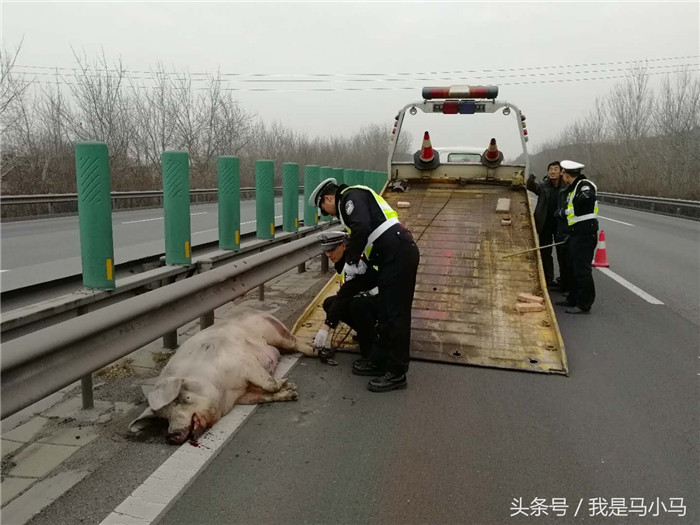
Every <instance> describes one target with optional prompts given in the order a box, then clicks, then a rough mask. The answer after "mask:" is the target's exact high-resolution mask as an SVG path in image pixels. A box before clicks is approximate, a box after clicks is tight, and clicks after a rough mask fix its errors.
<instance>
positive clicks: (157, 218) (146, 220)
mask: <svg viewBox="0 0 700 525" xmlns="http://www.w3.org/2000/svg"><path fill="white" fill-rule="evenodd" d="M162 220H163V217H155V218H154V219H141V220H140V221H126V222H122V224H136V223H137V222H150V221H162Z"/></svg>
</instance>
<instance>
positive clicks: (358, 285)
mask: <svg viewBox="0 0 700 525" xmlns="http://www.w3.org/2000/svg"><path fill="white" fill-rule="evenodd" d="M346 255H347V248H346V249H345V255H343V257H342V258H341V259H340V260H339V261H338V262H337V263H335V265H334V266H335V271H336V272H337V273H338V274H341V273H342V272H343V266H345V259H346ZM377 275H378V274H377V270H375V269H374V268H373V267H372V266H369V267H368V268H367V271H366V272H365V273H364V274H362V275H356V276H355V277H353V278H352V279H351V280H349V281H345V282H344V283H343V284H342V285H341V286H340V290H338V294H337V295H336V296H335V297H334V298H333V302H332V303H331V307H330V308H329V310H328V312H327V313H326V324H327V325H328V326H330V327H331V328H335V327H336V326H338V323H339V322H340V321H341V320H342V319H341V317H342V316H343V314H344V313H345V312H347V311H348V307H349V306H350V301H352V300H353V299H354V298H355V296H356V295H357V294H359V293H361V292H365V291H368V290H371V289H372V288H374V287H376V286H377Z"/></svg>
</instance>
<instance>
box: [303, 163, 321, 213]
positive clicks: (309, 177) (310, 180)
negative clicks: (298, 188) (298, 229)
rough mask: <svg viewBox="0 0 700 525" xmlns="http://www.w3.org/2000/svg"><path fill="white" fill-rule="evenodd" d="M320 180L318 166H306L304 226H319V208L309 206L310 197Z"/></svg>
mask: <svg viewBox="0 0 700 525" xmlns="http://www.w3.org/2000/svg"><path fill="white" fill-rule="evenodd" d="M319 182H321V181H320V180H319V168H318V166H313V165H311V166H306V168H304V226H316V225H317V224H318V208H314V207H313V206H309V197H310V196H311V192H312V191H314V189H315V188H316V186H318V183H319Z"/></svg>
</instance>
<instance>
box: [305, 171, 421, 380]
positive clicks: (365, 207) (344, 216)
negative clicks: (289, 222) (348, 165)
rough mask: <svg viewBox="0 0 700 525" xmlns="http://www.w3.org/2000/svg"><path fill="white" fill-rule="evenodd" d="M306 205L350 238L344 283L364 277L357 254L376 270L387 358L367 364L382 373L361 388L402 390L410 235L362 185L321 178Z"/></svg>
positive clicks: (414, 251)
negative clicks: (337, 221) (339, 225)
mask: <svg viewBox="0 0 700 525" xmlns="http://www.w3.org/2000/svg"><path fill="white" fill-rule="evenodd" d="M309 205H310V206H316V207H319V208H321V212H322V213H323V214H324V215H332V216H334V217H338V218H339V219H340V222H341V223H342V224H343V226H344V227H345V229H346V231H347V232H348V233H349V234H350V238H349V240H348V245H347V248H346V250H345V265H344V267H343V269H344V271H345V278H346V279H352V278H353V277H355V276H356V275H361V274H363V273H365V272H366V270H367V263H365V262H364V261H363V260H362V259H361V257H362V255H363V254H364V255H365V257H366V258H367V259H368V263H369V264H370V265H376V266H377V267H378V271H379V275H378V279H377V283H378V287H379V297H378V299H379V311H378V315H379V319H378V321H379V341H380V345H381V346H382V348H383V349H385V351H386V352H387V354H388V356H387V359H386V362H385V363H381V362H377V363H373V365H375V366H376V370H375V371H373V372H372V373H375V374H380V373H381V372H383V371H386V373H384V375H382V376H381V377H375V378H373V379H371V380H370V381H369V384H368V385H367V388H368V389H369V390H371V391H372V392H388V391H391V390H397V389H402V388H406V386H407V385H408V383H407V381H406V372H407V371H408V365H409V361H410V358H411V356H410V344H411V307H412V303H413V294H414V291H415V288H416V273H417V272H418V263H419V260H420V253H419V251H418V246H417V245H416V243H415V242H414V241H413V236H412V235H411V232H409V231H408V230H407V229H406V228H405V227H404V226H403V225H402V224H401V223H399V219H398V214H397V213H396V212H395V211H394V210H393V209H392V208H391V206H389V204H387V202H386V201H385V200H384V199H383V198H382V197H381V196H380V195H378V194H377V193H376V192H375V191H374V190H372V189H371V188H368V187H366V186H347V185H345V184H341V185H340V186H338V183H337V181H336V180H335V179H332V178H331V179H326V180H324V181H323V182H321V183H320V184H319V185H318V186H317V187H316V188H315V189H314V191H313V192H312V193H311V196H310V198H309Z"/></svg>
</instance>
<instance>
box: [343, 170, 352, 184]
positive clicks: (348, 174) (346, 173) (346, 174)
mask: <svg viewBox="0 0 700 525" xmlns="http://www.w3.org/2000/svg"><path fill="white" fill-rule="evenodd" d="M343 183H344V184H347V185H348V186H352V170H343Z"/></svg>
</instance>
